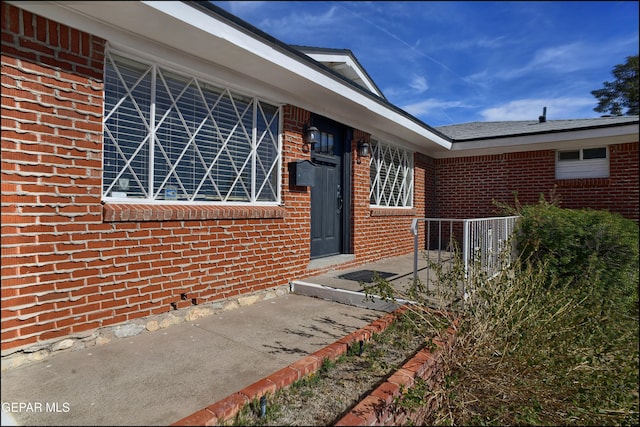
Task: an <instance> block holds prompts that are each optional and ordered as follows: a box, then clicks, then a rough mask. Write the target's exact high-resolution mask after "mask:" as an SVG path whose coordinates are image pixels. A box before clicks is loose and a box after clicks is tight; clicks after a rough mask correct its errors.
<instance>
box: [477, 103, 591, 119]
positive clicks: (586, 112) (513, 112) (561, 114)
mask: <svg viewBox="0 0 640 427" xmlns="http://www.w3.org/2000/svg"><path fill="white" fill-rule="evenodd" d="M595 105H596V103H595V102H594V100H593V98H586V97H565V98H548V99H544V98H540V99H519V100H516V101H511V102H508V103H506V104H503V105H498V106H495V107H491V108H486V109H484V110H482V111H481V112H480V115H481V116H482V117H483V119H484V121H488V122H496V121H508V120H537V119H538V116H540V115H542V109H543V108H544V107H547V120H559V119H575V118H585V117H598V114H597V113H595V112H594V111H593V107H595Z"/></svg>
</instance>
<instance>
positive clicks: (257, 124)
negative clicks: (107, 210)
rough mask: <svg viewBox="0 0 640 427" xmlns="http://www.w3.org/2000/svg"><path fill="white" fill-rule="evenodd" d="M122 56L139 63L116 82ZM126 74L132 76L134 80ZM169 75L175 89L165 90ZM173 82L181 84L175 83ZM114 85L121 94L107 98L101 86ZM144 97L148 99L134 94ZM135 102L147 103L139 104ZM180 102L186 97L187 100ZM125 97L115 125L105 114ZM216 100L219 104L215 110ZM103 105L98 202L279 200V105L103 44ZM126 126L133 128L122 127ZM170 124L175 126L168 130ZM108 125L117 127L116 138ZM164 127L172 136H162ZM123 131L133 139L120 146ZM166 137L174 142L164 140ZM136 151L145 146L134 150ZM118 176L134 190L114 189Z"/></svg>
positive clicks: (111, 113) (124, 60)
mask: <svg viewBox="0 0 640 427" xmlns="http://www.w3.org/2000/svg"><path fill="white" fill-rule="evenodd" d="M114 60H115V61H118V65H115V64H116V62H113V61H114ZM127 62H128V63H129V64H132V67H131V68H134V67H139V69H140V74H139V75H135V74H134V75H133V77H132V78H131V79H129V80H128V79H127V78H124V81H125V82H126V83H123V79H122V78H120V75H121V71H124V67H125V63H127ZM121 68H122V70H121ZM108 69H109V70H110V74H109V76H110V77H111V79H112V80H113V81H118V82H119V86H116V85H115V84H110V83H109V80H108V79H107V72H108ZM146 75H148V77H146V78H148V80H149V81H148V82H146V83H147V85H148V87H147V88H146V89H148V90H147V92H148V95H142V94H144V92H145V91H144V90H142V91H141V92H140V95H139V97H138V99H136V100H135V101H132V99H135V98H136V97H135V94H134V92H135V86H134V85H135V84H137V83H138V82H139V81H142V80H144V79H145V76H146ZM134 79H137V80H138V82H135V83H134V81H133V80H134ZM169 80H171V84H175V85H177V88H175V87H172V88H171V89H169V85H170V83H168V82H169ZM181 84H184V87H182V88H181V87H180V85H181ZM116 87H118V89H119V90H121V91H122V93H118V94H117V96H115V97H113V96H112V97H111V98H109V96H110V94H109V93H107V91H111V90H113V91H114V93H115V91H116ZM120 95H122V96H120ZM129 95H131V96H129ZM183 95H184V98H183ZM187 95H189V96H191V98H188V97H187ZM146 96H148V99H142V98H144V97H146ZM163 97H164V98H163ZM182 99H186V101H184V102H183V101H182ZM108 100H109V104H110V105H109V106H108V105H107V102H108ZM116 100H117V101H116ZM138 101H140V102H147V103H148V105H145V106H143V107H142V108H140V107H139V105H138ZM187 101H192V105H188V104H187ZM163 102H164V103H163ZM125 103H128V104H127V105H128V106H129V110H128V111H126V112H118V114H119V117H123V119H124V120H122V121H121V122H118V124H117V125H116V124H114V121H115V119H113V116H114V115H115V114H116V112H117V110H118V109H119V108H122V109H123V110H124V107H123V105H124V104H125ZM196 104H197V105H196ZM181 105H182V109H183V110H182V111H181ZM220 106H224V107H225V108H226V110H225V111H224V112H222V110H221V108H223V107H220ZM156 108H158V113H157V114H156ZM134 110H135V111H134ZM104 111H105V113H104V118H103V136H104V149H103V171H102V179H103V186H102V197H103V200H104V201H105V202H135V203H179V204H222V205H247V204H251V205H278V204H280V201H281V184H280V181H281V162H282V126H283V118H282V107H281V106H280V105H275V104H273V103H268V102H267V101H263V100H262V99H259V98H258V97H255V96H247V95H245V94H242V93H240V92H239V91H237V90H235V89H231V88H229V87H227V86H226V85H221V84H218V83H216V82H213V81H209V80H208V79H206V78H203V76H202V75H201V74H199V75H198V76H195V75H194V73H191V72H188V71H187V70H182V69H179V68H176V67H170V66H167V65H166V64H159V63H157V62H155V61H152V60H149V59H148V58H147V59H143V58H142V57H135V58H134V57H132V56H131V55H129V54H123V53H121V52H117V51H112V50H111V49H107V51H106V52H105V109H104ZM129 112H131V113H132V114H128V113H129ZM223 115H224V118H223V119H220V117H222V116H223ZM216 118H218V120H216ZM110 120H111V121H110ZM169 120H171V123H170V122H169ZM220 120H224V121H225V123H222V122H220ZM234 121H235V122H234ZM120 123H122V125H121V124H120ZM129 123H131V125H130V126H131V127H129ZM133 126H137V129H134V128H133ZM163 126H164V127H163ZM225 126H226V127H225ZM127 129H133V130H131V131H130V132H129V133H128V134H127ZM172 129H174V130H175V131H176V132H175V136H174V134H173V133H172V132H173V131H172ZM205 131H206V132H205ZM116 132H120V134H122V135H123V136H122V138H119V137H118V135H116ZM162 134H164V137H163V135H162ZM168 134H170V135H172V136H171V137H170V138H169V137H167V136H166V135H168ZM127 137H128V138H131V141H135V142H132V143H130V144H129V145H128V146H127V147H126V148H127V152H126V153H125V152H124V150H122V149H121V148H124V147H125V144H121V141H122V140H124V138H127ZM163 138H164V139H163ZM174 138H175V140H176V141H172V140H173V139H174ZM150 141H151V142H150ZM209 141H211V143H209ZM172 142H176V143H175V144H174V145H176V147H177V148H174V149H173V150H174V151H171V149H170V148H168V147H169V146H171V145H172ZM121 145H122V147H121ZM136 145H137V147H135V146H136ZM132 148H133V150H132ZM141 151H145V152H146V153H143V155H141V156H140V153H141ZM205 152H206V153H205ZM139 157H140V160H139V159H138V158H139ZM181 162H182V163H181ZM132 165H133V166H132ZM162 167H164V169H165V171H164V172H163V175H159V174H158V169H159V168H162ZM220 168H222V171H223V172H222V173H223V174H224V175H225V182H224V183H222V181H221V180H220V181H219V179H221V178H219V177H216V176H214V175H215V174H214V171H213V170H214V169H216V170H220ZM154 174H155V176H154ZM189 174H191V175H193V176H192V177H190V178H189V177H187V178H186V181H188V184H186V185H185V183H183V182H182V180H183V179H185V178H184V177H186V176H188V175H189ZM181 177H182V178H181ZM121 178H125V179H124V181H122V182H123V183H125V184H126V181H127V180H128V181H129V187H130V188H131V187H132V181H133V184H134V185H133V186H134V188H135V191H134V193H131V190H130V189H129V190H128V193H127V190H123V189H122V188H118V187H120V185H119V184H120V182H121ZM174 184H177V185H174ZM174 189H175V190H176V191H175V192H174V191H173V190H174Z"/></svg>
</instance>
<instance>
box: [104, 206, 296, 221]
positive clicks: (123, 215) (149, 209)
mask: <svg viewBox="0 0 640 427" xmlns="http://www.w3.org/2000/svg"><path fill="white" fill-rule="evenodd" d="M286 212H287V211H286V209H285V208H284V207H282V206H207V205H192V206H189V205H161V204H160V205H156V204H153V205H152V204H134V203H105V205H104V206H103V218H104V222H143V221H202V220H217V219H273V218H275V219H282V218H284V217H285V215H286Z"/></svg>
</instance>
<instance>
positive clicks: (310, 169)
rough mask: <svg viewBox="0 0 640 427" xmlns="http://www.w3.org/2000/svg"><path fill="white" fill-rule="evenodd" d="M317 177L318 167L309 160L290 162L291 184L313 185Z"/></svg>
mask: <svg viewBox="0 0 640 427" xmlns="http://www.w3.org/2000/svg"><path fill="white" fill-rule="evenodd" d="M315 177H316V167H315V165H314V164H313V163H311V161H309V160H298V161H296V162H290V163H289V179H290V181H291V185H299V186H303V187H312V186H313V182H314V180H315Z"/></svg>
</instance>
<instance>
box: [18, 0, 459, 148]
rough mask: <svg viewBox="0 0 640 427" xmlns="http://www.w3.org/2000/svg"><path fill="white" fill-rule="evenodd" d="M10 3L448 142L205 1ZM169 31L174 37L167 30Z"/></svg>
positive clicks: (396, 137) (323, 110)
mask: <svg viewBox="0 0 640 427" xmlns="http://www.w3.org/2000/svg"><path fill="white" fill-rule="evenodd" d="M9 3H12V4H15V5H16V6H18V7H20V8H23V9H25V10H29V11H31V12H32V13H35V14H39V15H42V16H46V17H49V18H51V19H54V20H56V21H58V22H61V23H63V24H65V25H69V26H71V27H74V28H77V29H79V30H81V31H86V32H89V33H92V34H95V35H97V36H99V37H102V38H105V39H106V40H109V41H110V42H113V43H114V44H118V43H120V44H121V45H122V46H126V44H127V37H136V38H140V39H143V40H147V41H150V42H151V43H153V44H158V45H163V46H168V47H170V48H172V49H175V50H177V51H181V52H187V53H189V54H190V55H192V56H195V57H197V58H200V59H202V60H204V61H207V62H210V63H212V64H216V65H217V66H219V67H222V68H224V69H227V70H231V71H233V72H234V73H237V75H238V78H242V79H245V80H246V81H247V82H249V81H250V82H251V84H252V85H253V86H252V88H254V89H257V88H260V89H262V90H264V91H265V93H269V94H271V95H272V96H273V95H276V96H277V97H278V100H279V102H280V103H282V104H291V105H296V106H299V107H301V108H304V109H307V110H309V111H312V112H315V113H318V114H322V115H325V116H327V117H329V118H332V119H334V120H337V121H340V122H342V123H344V124H346V125H348V126H352V127H354V128H358V129H360V130H362V131H364V132H367V133H370V134H373V135H379V136H381V137H385V138H391V141H393V142H395V141H397V142H399V143H400V144H401V145H410V146H413V147H415V148H416V149H417V151H421V152H424V153H427V154H429V153H431V152H432V151H433V150H436V151H439V150H442V149H445V150H446V149H449V148H451V142H450V141H449V140H448V138H447V137H446V136H444V135H442V134H439V133H438V132H437V131H435V130H434V129H432V128H431V127H429V126H428V125H426V124H425V123H423V122H421V121H420V120H419V119H417V118H415V117H413V116H411V115H410V114H408V113H406V112H404V111H402V110H401V109H399V108H398V107H396V106H394V105H392V104H390V103H388V102H387V101H386V100H384V99H382V98H380V97H377V96H375V95H373V94H371V93H369V92H368V91H367V90H365V89H363V88H361V87H359V86H357V85H355V84H349V82H348V81H346V79H345V78H344V77H343V76H339V75H338V73H336V72H334V71H333V70H330V69H329V68H328V67H325V66H323V65H322V64H319V63H317V62H316V61H313V60H312V59H311V58H309V57H307V56H306V55H304V54H303V53H301V52H299V51H296V50H295V49H293V48H291V47H290V46H288V45H286V44H284V43H282V42H280V41H278V40H277V39H275V38H273V37H271V36H269V35H268V34H266V33H263V32H261V31H260V30H257V29H256V28H255V27H252V26H251V25H249V24H247V23H245V22H244V21H241V20H239V19H238V18H236V17H233V15H230V14H228V13H227V12H224V11H223V10H222V9H220V8H218V7H217V6H214V5H211V4H210V3H204V2H165V1H142V2H118V1H114V2H31V1H10V2H9ZM168 28H171V29H172V30H171V31H167V29H168Z"/></svg>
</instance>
